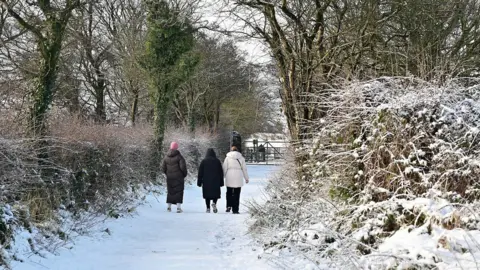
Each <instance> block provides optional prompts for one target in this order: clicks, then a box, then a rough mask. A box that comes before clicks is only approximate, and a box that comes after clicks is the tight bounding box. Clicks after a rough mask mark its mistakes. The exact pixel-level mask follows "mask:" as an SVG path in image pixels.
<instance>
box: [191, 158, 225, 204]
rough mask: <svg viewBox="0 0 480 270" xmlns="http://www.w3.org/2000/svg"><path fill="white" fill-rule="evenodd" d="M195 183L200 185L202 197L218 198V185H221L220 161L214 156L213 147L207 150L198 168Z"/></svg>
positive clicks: (221, 170)
mask: <svg viewBox="0 0 480 270" xmlns="http://www.w3.org/2000/svg"><path fill="white" fill-rule="evenodd" d="M197 185H198V186H199V187H202V192H203V198H204V199H219V198H220V197H221V196H220V194H221V191H220V187H223V185H224V183H223V169H222V163H221V162H220V160H218V159H217V157H216V156H215V152H214V151H213V149H209V150H208V151H207V156H206V157H205V159H204V160H202V163H200V168H199V169H198V179H197Z"/></svg>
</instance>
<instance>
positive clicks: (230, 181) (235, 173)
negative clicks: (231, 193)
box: [223, 151, 248, 188]
mask: <svg viewBox="0 0 480 270" xmlns="http://www.w3.org/2000/svg"><path fill="white" fill-rule="evenodd" d="M223 174H224V175H225V186H227V187H232V188H239V187H242V186H243V183H244V181H243V179H247V180H248V172H247V164H246V163H245V159H244V158H243V156H242V154H241V153H240V152H236V151H232V152H229V153H228V154H227V157H226V158H225V161H224V162H223Z"/></svg>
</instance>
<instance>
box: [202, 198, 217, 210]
mask: <svg viewBox="0 0 480 270" xmlns="http://www.w3.org/2000/svg"><path fill="white" fill-rule="evenodd" d="M217 200H218V199H205V204H206V205H207V209H210V201H213V203H215V204H216V203H217Z"/></svg>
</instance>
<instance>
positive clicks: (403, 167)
mask: <svg viewBox="0 0 480 270" xmlns="http://www.w3.org/2000/svg"><path fill="white" fill-rule="evenodd" d="M316 100H323V101H324V102H320V103H316V104H315V106H322V107H324V108H328V111H327V113H326V116H325V117H324V118H322V119H321V120H320V121H318V122H317V123H313V124H311V125H310V126H309V128H310V129H311V130H315V131H316V132H315V135H314V138H313V140H312V141H311V142H309V143H307V144H306V145H307V147H306V148H305V149H301V150H299V151H305V152H307V153H308V157H309V158H308V159H307V161H306V162H305V163H304V168H303V170H304V171H306V172H308V173H309V175H307V176H306V178H305V179H303V180H301V181H298V180H296V181H294V182H292V181H291V179H292V178H289V177H285V176H283V177H282V178H280V180H278V181H277V182H276V183H277V184H276V185H271V186H270V193H271V194H270V195H271V196H270V198H271V200H270V202H269V203H267V205H266V206H264V207H263V208H256V207H255V209H254V213H258V215H257V217H258V219H257V224H258V223H260V224H263V225H264V226H263V227H264V228H270V229H271V228H275V230H281V231H283V232H282V233H281V234H280V236H279V235H276V236H275V237H274V238H273V240H272V239H270V238H268V241H270V242H272V243H275V244H276V245H275V246H277V247H278V246H281V247H290V248H294V249H297V250H298V249H299V250H300V251H302V252H305V251H308V254H310V256H309V258H310V259H311V260H312V261H314V262H315V261H318V262H326V261H328V262H329V263H330V265H329V267H335V268H338V269H348V268H349V267H350V268H354V267H359V266H369V267H370V268H371V269H386V268H390V269H397V268H399V269H423V268H427V269H436V267H437V268H441V269H454V268H455V267H460V266H463V267H472V266H473V267H479V266H478V265H476V263H475V259H474V258H475V256H479V255H480V250H479V249H480V245H479V244H478V242H476V241H480V238H478V236H479V235H480V234H479V231H478V230H479V229H480V223H479V222H480V218H479V217H478V215H477V213H478V208H479V204H478V203H477V202H478V199H479V198H480V177H479V175H480V134H479V131H480V84H479V81H476V80H474V79H458V80H454V81H450V82H448V83H446V84H445V85H443V86H436V85H432V84H428V83H425V82H423V81H419V80H415V79H411V78H379V79H376V80H374V81H370V82H365V83H356V84H350V85H346V86H345V87H344V88H343V89H331V90H329V91H322V93H321V94H317V96H316ZM299 154H301V153H299ZM282 179H283V181H282ZM288 181H290V182H288ZM279 183H282V184H279ZM285 185H287V187H285ZM255 211H257V212H255ZM272 213H275V214H272ZM262 222H265V223H262ZM260 227H262V226H260ZM267 231H268V230H267ZM263 232H265V231H263ZM398 235H402V236H401V237H398ZM471 235H473V236H477V238H475V237H470V236H471ZM395 238H397V239H396V240H393V239H395ZM385 239H387V240H385ZM399 239H405V240H406V241H405V243H403V244H405V245H404V246H402V243H399V242H398V240H399ZM420 239H421V240H422V243H417V244H416V245H412V244H411V243H408V242H412V241H413V242H415V241H419V240H420ZM280 240H281V241H280ZM394 241H396V242H395V244H393V245H392V244H391V243H392V242H394ZM287 243H288V244H287ZM422 244H423V245H422ZM412 247H415V248H412ZM322 258H323V259H322ZM327 258H328V260H327ZM452 258H457V259H452ZM314 264H315V265H317V264H316V263H314ZM409 267H410V268H409Z"/></svg>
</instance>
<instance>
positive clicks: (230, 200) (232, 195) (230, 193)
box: [227, 187, 242, 213]
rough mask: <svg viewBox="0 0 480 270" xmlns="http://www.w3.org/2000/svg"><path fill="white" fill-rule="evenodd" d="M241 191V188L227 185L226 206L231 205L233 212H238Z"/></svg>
mask: <svg viewBox="0 0 480 270" xmlns="http://www.w3.org/2000/svg"><path fill="white" fill-rule="evenodd" d="M241 191H242V188H231V187H227V207H231V208H232V212H233V213H238V208H239V207H240V192H241Z"/></svg>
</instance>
